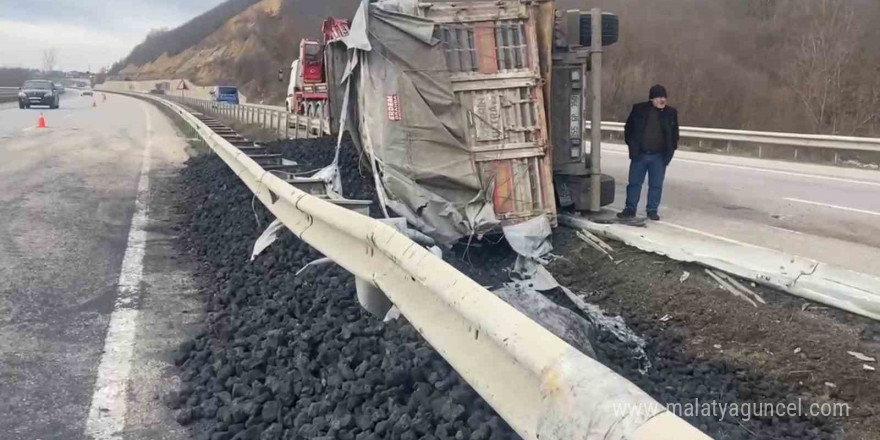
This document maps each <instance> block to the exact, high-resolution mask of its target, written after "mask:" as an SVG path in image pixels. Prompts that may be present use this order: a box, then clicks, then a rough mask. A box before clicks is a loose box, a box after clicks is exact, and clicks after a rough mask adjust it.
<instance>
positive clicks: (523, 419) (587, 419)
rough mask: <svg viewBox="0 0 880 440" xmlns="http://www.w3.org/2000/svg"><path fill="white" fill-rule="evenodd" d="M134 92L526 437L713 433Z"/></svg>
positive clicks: (375, 224) (439, 266)
mask: <svg viewBox="0 0 880 440" xmlns="http://www.w3.org/2000/svg"><path fill="white" fill-rule="evenodd" d="M134 96H136V97H140V98H144V99H149V100H152V101H154V102H156V103H158V104H159V105H165V106H167V107H168V108H170V109H171V110H172V111H173V112H174V113H176V114H178V115H179V116H180V118H181V119H182V120H183V121H185V122H186V123H187V124H189V125H190V126H191V127H192V128H193V129H194V130H195V131H196V132H198V133H199V135H200V136H201V137H202V139H204V140H205V142H206V143H207V144H208V146H209V147H210V148H211V149H212V150H213V151H214V152H215V153H216V154H217V155H218V156H220V158H221V159H223V161H224V162H226V164H227V165H228V166H229V167H230V168H231V169H232V171H233V172H234V173H235V174H236V175H237V176H239V178H240V179H241V180H242V181H243V182H244V183H245V185H247V186H248V187H249V188H250V189H251V191H253V192H254V194H255V195H256V196H257V197H258V198H259V199H260V200H261V201H262V202H263V204H264V205H265V206H266V207H267V208H268V209H269V210H270V211H271V212H272V213H273V214H274V215H275V217H276V218H277V219H279V220H281V221H282V222H283V223H284V225H285V226H286V227H287V228H288V229H290V230H291V231H292V232H293V233H294V234H296V236H297V237H299V238H300V239H302V240H304V241H306V242H307V243H309V244H310V245H311V246H313V247H314V248H315V249H317V250H318V251H320V252H321V253H322V254H324V255H325V256H327V257H329V258H331V259H332V260H333V261H335V262H336V263H337V264H339V265H340V266H342V267H343V268H345V269H346V270H348V271H349V272H351V273H352V274H354V275H355V276H357V277H359V278H362V279H365V280H369V281H370V282H371V283H373V284H374V285H375V286H377V287H378V288H380V289H382V291H384V292H385V294H386V295H387V296H388V298H389V299H391V301H392V302H394V304H396V305H397V307H398V308H399V309H400V311H401V313H402V314H403V315H404V316H406V318H407V319H408V320H409V322H410V323H411V324H412V325H413V326H414V327H415V328H416V329H417V330H418V331H419V333H420V334H421V335H422V336H423V337H424V338H425V339H426V340H427V341H428V342H429V343H430V344H431V345H432V346H433V347H434V348H435V349H436V350H437V351H438V352H439V353H440V354H441V355H442V356H443V357H444V358H445V359H446V360H447V361H448V362H449V364H450V365H451V366H452V367H453V368H455V370H456V371H458V373H459V374H461V376H462V377H463V378H464V379H465V380H466V381H467V382H468V383H469V384H470V385H471V386H472V387H473V388H474V390H476V391H477V392H478V393H479V394H480V395H481V396H482V397H483V398H484V399H485V400H486V401H487V402H488V403H489V404H490V405H491V406H492V407H493V408H494V409H495V410H496V411H497V412H498V414H499V415H500V416H501V417H503V418H504V419H505V420H506V421H507V423H508V424H509V425H510V426H511V427H512V428H513V429H514V430H515V431H516V432H517V433H518V434H519V435H520V436H521V437H523V438H525V439H539V438H540V439H543V440H548V439H559V440H563V439H565V440H569V439H583V440H598V439H620V440H623V439H635V440H673V439H675V440H691V439H692V440H705V439H709V437H708V436H706V435H704V434H703V433H701V432H700V431H698V430H697V429H696V428H694V427H692V426H690V425H689V424H687V423H686V422H684V421H683V420H682V419H680V418H678V417H677V416H675V415H674V414H672V413H670V412H668V411H666V410H665V408H663V407H662V406H661V405H660V404H659V403H657V402H656V401H655V400H654V399H652V398H651V397H650V396H648V395H647V394H646V393H645V392H643V391H642V390H640V389H639V388H638V387H636V386H635V385H633V384H632V383H631V382H629V381H627V380H626V379H624V378H623V377H621V376H619V375H617V374H616V373H614V372H613V371H611V370H610V369H609V368H607V367H605V366H604V365H602V364H600V363H599V362H597V361H595V360H593V359H591V358H589V357H587V356H586V355H584V354H583V353H581V352H580V351H577V350H576V349H574V348H573V347H571V346H570V345H568V344H566V343H565V342H563V341H562V340H561V339H560V338H558V337H557V336H555V335H554V334H552V333H550V332H549V331H548V330H546V329H545V328H543V327H541V326H540V325H538V324H537V323H536V322H534V321H532V320H531V319H529V318H528V317H526V316H525V315H523V314H522V313H520V312H519V311H517V310H516V309H514V308H513V307H512V306H510V305H508V304H507V303H506V302H504V301H503V300H501V299H500V298H498V297H497V296H495V295H493V294H492V293H491V292H489V291H488V290H486V289H485V288H483V287H482V286H480V285H479V284H478V283H476V282H475V281H473V280H471V279H470V278H468V277H467V276H465V275H464V274H462V273H460V272H458V271H457V270H456V269H455V268H453V267H452V266H450V265H449V264H447V263H446V262H444V261H443V260H442V259H440V258H438V257H436V256H435V255H434V254H432V253H431V252H429V251H428V250H426V249H425V248H423V247H422V246H419V245H418V244H416V243H415V242H413V241H412V240H410V239H409V238H407V237H406V236H405V235H403V234H400V233H399V232H398V231H397V230H395V229H393V228H392V227H390V226H388V225H386V224H384V223H382V222H379V221H377V220H374V219H372V218H370V217H367V216H364V215H360V214H357V213H355V212H353V211H349V210H347V209H345V208H342V207H339V206H336V205H334V204H332V203H329V202H327V201H324V200H321V199H319V198H316V197H313V196H310V195H308V194H306V193H304V192H302V191H300V190H298V189H296V188H294V187H292V186H290V185H289V184H287V183H286V182H285V181H284V180H282V179H280V178H278V177H276V176H275V175H273V174H271V173H269V172H267V171H266V170H264V169H263V168H262V167H260V166H259V165H258V164H257V163H256V162H254V160H253V159H251V158H250V157H248V156H247V155H246V154H244V153H243V152H242V151H241V150H239V149H238V148H236V147H235V146H233V145H232V144H230V143H229V142H228V141H226V140H225V139H223V138H222V137H221V136H220V135H218V134H216V133H214V132H213V131H212V130H211V129H210V128H208V127H207V126H206V125H205V124H204V123H202V122H201V121H200V120H199V119H198V118H196V117H195V116H193V115H192V114H191V113H190V112H188V111H187V110H185V109H184V108H182V107H180V106H179V105H177V104H176V103H173V102H170V101H168V100H165V99H160V98H157V97H155V96H148V95H134ZM646 409H647V410H646Z"/></svg>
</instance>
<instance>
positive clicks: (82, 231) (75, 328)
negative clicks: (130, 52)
mask: <svg viewBox="0 0 880 440" xmlns="http://www.w3.org/2000/svg"><path fill="white" fill-rule="evenodd" d="M96 101H97V107H93V106H92V103H93V100H92V98H89V97H80V96H78V93H77V92H75V91H70V92H68V93H67V94H65V95H64V96H62V100H61V108H60V109H58V110H49V109H45V108H32V109H30V110H19V109H18V107H17V104H16V103H11V104H0V188H3V191H0V396H2V399H0V433H2V434H0V438H3V439H8V440H17V439H23V440H25V439H26V440H34V439H42V440H48V439H85V438H109V437H107V435H110V434H107V433H105V434H100V435H87V433H86V431H87V426H86V425H87V420H88V419H89V417H90V407H91V406H92V402H93V401H98V400H96V395H97V394H98V393H96V388H95V387H96V382H97V380H98V372H99V367H100V368H103V369H104V370H106V369H107V368H106V366H102V362H103V363H104V364H106V363H107V362H106V361H105V360H104V358H105V357H106V354H107V353H105V350H109V351H114V350H118V349H119V347H114V346H111V344H106V342H107V341H106V340H105V337H106V335H107V332H108V323H109V322H110V320H111V314H113V313H114V311H115V309H118V305H117V303H118V300H119V299H120V298H119V292H120V283H121V280H123V279H125V277H124V276H123V275H122V274H121V271H122V265H123V258H125V259H126V260H127V261H128V260H130V258H129V256H128V255H127V254H129V253H131V252H130V251H127V249H128V248H129V247H131V246H130V244H131V243H130V242H131V237H130V236H131V235H132V234H131V233H130V232H131V230H133V225H132V216H133V214H134V212H135V199H136V198H138V200H139V203H140V201H141V199H143V201H144V202H151V203H150V204H151V205H152V206H151V207H150V208H149V209H140V207H141V205H143V206H142V207H143V208H146V206H147V205H145V204H141V205H139V210H141V211H143V212H144V213H145V214H148V215H147V216H146V217H147V219H148V221H147V222H146V223H145V224H141V225H138V228H140V229H147V230H149V233H146V235H143V236H145V237H146V240H145V243H146V245H145V249H144V252H142V253H141V255H140V256H141V257H142V258H141V259H140V261H141V266H140V267H141V268H142V270H140V271H139V273H138V275H139V276H138V277H137V282H138V283H137V286H135V287H134V288H133V289H132V290H131V291H130V292H128V294H130V296H131V297H132V298H134V299H135V305H134V306H133V307H132V310H134V311H135V312H137V313H135V319H134V320H133V321H132V327H131V330H132V331H133V332H136V334H137V338H136V339H135V340H136V341H137V342H136V344H133V346H131V347H124V348H125V349H127V350H128V351H126V353H128V355H129V357H128V358H127V359H131V364H132V367H131V368H130V369H128V370H126V375H125V378H124V380H123V381H122V382H120V383H121V384H122V386H121V387H116V388H112V387H111V388H109V389H113V390H116V391H122V392H124V393H123V394H122V406H121V407H122V409H123V411H122V412H121V420H122V422H123V423H121V424H117V425H115V428H116V429H117V432H116V433H115V434H113V435H116V434H119V432H118V431H125V432H126V433H127V434H126V435H125V436H119V437H114V438H177V437H176V436H179V435H180V434H179V433H175V429H179V428H174V426H173V424H171V423H168V421H167V419H168V415H167V414H164V413H163V412H162V409H161V405H159V404H158V402H159V401H158V400H157V398H158V397H159V395H160V394H161V389H162V388H161V387H162V386H163V384H165V383H170V382H171V381H170V380H168V378H161V376H162V375H163V374H167V372H165V369H164V367H163V365H165V364H167V361H165V360H164V358H163V356H166V355H165V353H167V348H168V347H167V345H168V344H171V343H174V342H175V341H177V340H179V339H180V337H181V334H182V330H183V326H184V325H185V324H186V322H184V321H186V319H187V318H185V317H183V315H181V314H180V312H181V311H184V312H185V311H188V310H190V309H196V308H197V306H195V305H194V304H195V303H188V302H187V301H190V299H187V298H186V297H185V296H186V295H185V294H186V293H190V294H191V292H189V291H188V290H187V288H186V286H187V285H188V284H187V281H186V274H185V273H183V272H181V270H180V269H179V268H177V267H176V265H175V264H174V263H173V261H174V258H175V256H174V255H173V252H172V250H171V249H170V248H169V247H168V246H167V245H165V243H166V242H167V241H168V239H169V237H170V235H169V234H170V233H169V229H168V228H167V221H168V218H169V216H170V213H169V209H168V206H167V198H165V197H160V198H153V197H151V196H153V195H155V194H160V193H162V191H167V189H168V186H169V185H170V183H171V182H170V179H171V177H172V176H173V173H174V170H175V169H176V167H179V166H180V164H181V163H182V162H183V160H184V159H185V158H186V154H185V153H184V152H183V151H184V148H183V147H184V141H183V140H182V139H181V137H180V136H179V135H178V133H177V131H176V129H175V128H174V127H173V126H172V124H171V123H170V121H169V120H168V119H166V118H165V116H163V114H162V113H160V112H159V111H158V110H157V109H156V108H154V107H152V106H151V105H149V104H145V103H142V102H141V101H138V100H134V99H131V98H125V97H120V96H116V95H108V98H107V101H104V100H103V99H102V97H101V96H100V95H98V96H97V97H96ZM41 112H42V113H43V115H44V116H45V118H46V121H47V124H48V127H49V128H45V129H39V128H36V124H37V119H38V117H39V115H40V113H41ZM148 144H151V145H152V148H151V149H150V154H149V155H145V152H146V151H147V149H146V146H147V145H148ZM145 161H147V162H146V163H145ZM142 170H146V171H148V173H147V174H146V175H147V179H144V178H142V176H141V174H142ZM144 181H147V182H151V183H152V184H151V185H149V186H148V187H147V192H146V193H144V194H142V195H141V196H139V193H138V188H139V187H140V188H141V189H143V182H144ZM163 225H165V226H163ZM150 229H152V230H150ZM142 241H144V240H142ZM147 280H149V281H150V283H151V284H147ZM162 295H167V298H163V297H162ZM181 295H182V296H181ZM167 307H171V308H172V310H173V312H169V310H164V308H167ZM151 320H152V321H151ZM158 324H161V325H158ZM104 375H105V376H107V375H106V374H104ZM134 377H136V378H138V380H137V381H133V380H131V378H134ZM117 397H118V396H117ZM116 410H117V408H103V407H98V406H96V407H95V408H94V411H97V412H98V414H105V413H107V414H110V415H113V416H114V417H116V416H119V414H115V413H114V411H116ZM126 416H127V417H126ZM92 418H93V419H94V418H95V417H94V415H93V416H92ZM117 418H118V417H117ZM105 425H107V426H109V425H108V424H105ZM93 431H94V430H93ZM93 434H94V433H93Z"/></svg>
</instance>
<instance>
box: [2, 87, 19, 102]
mask: <svg viewBox="0 0 880 440" xmlns="http://www.w3.org/2000/svg"><path fill="white" fill-rule="evenodd" d="M17 99H18V87H0V102H7V101H15V100H17Z"/></svg>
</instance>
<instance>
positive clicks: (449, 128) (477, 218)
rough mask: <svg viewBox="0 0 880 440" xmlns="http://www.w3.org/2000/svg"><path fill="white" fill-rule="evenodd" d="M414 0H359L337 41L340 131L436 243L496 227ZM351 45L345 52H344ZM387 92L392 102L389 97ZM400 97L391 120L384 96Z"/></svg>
mask: <svg viewBox="0 0 880 440" xmlns="http://www.w3.org/2000/svg"><path fill="white" fill-rule="evenodd" d="M411 3H412V2H405V1H383V2H380V3H375V4H372V5H369V6H368V9H369V14H367V13H366V12H365V10H364V6H362V7H361V9H360V10H359V11H358V13H357V14H356V16H355V18H354V21H353V22H352V26H351V30H350V32H349V34H348V36H346V37H345V38H344V39H343V42H344V43H345V45H346V46H347V47H348V49H349V56H350V58H349V61H348V63H347V66H346V74H345V76H344V78H343V81H344V82H345V86H346V87H349V88H350V89H349V90H350V93H349V94H348V98H349V102H351V105H350V106H348V107H349V108H348V111H347V113H348V116H349V118H348V125H347V128H349V130H350V131H351V132H352V133H353V134H356V135H357V137H358V141H359V144H360V145H361V147H362V148H363V150H364V151H365V152H367V153H368V154H371V155H373V156H374V157H375V159H376V161H375V166H376V167H377V173H379V175H380V176H381V178H380V179H379V182H378V186H379V187H380V188H377V190H378V192H379V193H380V194H381V195H382V196H384V197H385V199H386V200H385V203H386V204H387V205H388V207H389V208H391V209H392V210H394V211H395V212H396V213H398V214H399V215H402V216H404V217H406V218H407V221H409V222H410V223H411V224H412V225H414V226H416V227H417V228H418V229H419V230H421V231H422V232H424V233H425V234H427V235H430V236H431V237H432V238H433V239H435V240H437V242H438V243H440V244H449V243H452V242H454V241H456V240H458V239H460V238H462V237H466V236H470V235H481V234H483V233H485V232H487V231H489V230H491V229H493V228H494V227H496V226H497V225H498V220H497V219H496V218H495V212H494V209H493V208H492V203H491V200H492V193H491V192H490V191H489V190H488V188H489V185H488V183H487V184H485V185H484V182H482V179H481V177H480V175H479V171H478V170H477V166H476V164H475V162H474V160H473V153H472V152H471V151H470V150H469V148H468V146H467V145H466V143H465V137H466V135H465V131H466V130H465V127H464V121H465V119H466V118H464V117H463V111H464V110H463V109H462V107H461V105H460V104H459V103H458V101H457V98H456V95H455V92H454V89H453V85H452V80H451V74H452V73H451V72H450V70H449V68H448V66H447V65H446V49H445V47H444V46H443V45H441V44H440V41H439V40H437V39H436V38H434V34H435V27H436V26H435V23H434V22H432V21H430V20H427V19H424V18H421V17H417V16H415V15H407V14H404V13H401V11H403V12H411V13H412V12H414V11H415V10H414V9H413V8H412V7H411V6H412V5H411ZM352 49H353V50H352ZM389 97H391V98H393V99H389ZM389 102H393V103H396V104H399V105H398V106H397V107H396V108H395V112H394V116H395V117H393V118H389V107H388V103H389Z"/></svg>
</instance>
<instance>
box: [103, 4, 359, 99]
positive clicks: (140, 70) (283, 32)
mask: <svg viewBox="0 0 880 440" xmlns="http://www.w3.org/2000/svg"><path fill="white" fill-rule="evenodd" d="M229 4H235V5H237V6H242V5H245V4H247V7H245V8H243V9H241V10H240V11H239V12H237V13H235V14H232V15H231V16H229V18H228V19H227V20H225V22H224V23H222V24H221V25H220V26H217V27H216V29H214V30H213V31H212V32H210V33H209V34H207V35H206V36H205V37H204V38H202V39H200V40H199V41H198V42H196V43H195V44H192V45H190V46H189V47H187V48H185V49H183V50H179V51H172V50H171V47H169V46H167V45H165V44H164V43H163V41H160V40H158V39H155V41H153V42H151V41H150V39H149V38H148V40H147V41H145V42H144V43H142V45H140V46H138V49H136V50H135V51H133V52H132V54H131V55H129V57H127V58H126V60H124V61H123V62H122V63H119V65H118V66H116V69H115V71H113V70H111V74H115V75H116V76H117V77H123V78H129V79H132V80H146V79H157V78H189V79H191V80H192V81H193V82H195V83H196V84H202V85H211V84H236V85H238V86H239V87H240V88H241V90H242V93H243V94H245V95H246V96H248V97H250V98H251V101H256V102H259V101H265V102H267V103H268V102H271V103H280V102H283V100H284V94H285V92H286V89H287V83H286V81H285V82H283V83H281V82H279V81H278V69H280V68H283V67H287V66H290V63H291V61H293V59H294V58H295V57H296V55H297V52H298V50H299V40H300V39H302V38H305V37H318V36H319V35H320V32H321V22H322V21H323V20H324V18H326V17H327V16H331V15H334V16H345V17H350V16H352V15H353V14H354V11H355V8H356V6H357V4H358V2H357V1H352V0H328V1H321V2H311V1H308V2H306V1H300V0H261V1H256V0H245V1H242V0H230V1H228V2H226V3H223V4H222V5H220V6H218V7H217V8H215V9H214V10H212V11H209V12H208V13H206V14H205V15H208V14H211V15H214V12H215V11H216V10H218V9H221V8H222V9H223V10H224V11H227V12H228V11H230V10H232V9H230V8H228V7H227V5H229ZM206 26H207V25H205V24H204V23H196V20H193V21H191V22H189V23H187V24H184V25H183V26H181V27H180V28H177V29H174V30H172V31H169V32H168V33H179V34H184V35H191V34H194V32H191V31H190V28H195V27H202V28H206ZM207 27H208V28H209V26H207ZM141 46H144V47H141ZM157 52H161V53H160V54H158V55H156V56H154V57H152V58H150V59H149V60H144V59H143V56H142V55H141V54H144V53H157ZM136 55H137V56H136Z"/></svg>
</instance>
